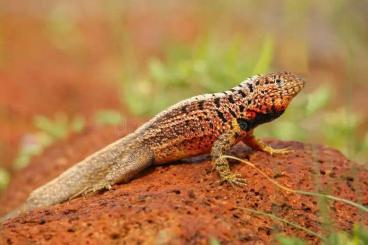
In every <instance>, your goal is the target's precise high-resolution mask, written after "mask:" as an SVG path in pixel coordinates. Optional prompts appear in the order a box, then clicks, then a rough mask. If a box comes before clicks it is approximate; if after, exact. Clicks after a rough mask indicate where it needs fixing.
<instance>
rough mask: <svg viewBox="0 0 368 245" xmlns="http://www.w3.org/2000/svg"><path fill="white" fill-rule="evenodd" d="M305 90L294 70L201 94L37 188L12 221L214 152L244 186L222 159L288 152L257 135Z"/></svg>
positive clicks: (232, 178)
mask: <svg viewBox="0 0 368 245" xmlns="http://www.w3.org/2000/svg"><path fill="white" fill-rule="evenodd" d="M303 87H304V81H303V80H302V79H300V78H299V77H297V76H296V75H293V74H291V73H288V72H282V73H272V74H268V75H263V76H261V75H257V76H253V77H251V78H249V79H247V80H245V81H244V82H242V83H240V84H239V85H238V86H236V87H234V88H232V89H230V90H228V91H225V92H222V93H215V94H205V95H199V96H196V97H193V98H190V99H187V100H184V101H182V102H179V103H177V104H175V105H173V106H171V107H170V108H168V109H167V110H165V111H163V112H161V113H159V114H158V115H157V116H155V117H154V118H153V119H151V120H150V121H148V122H147V123H145V124H144V125H142V126H141V127H140V128H138V129H137V130H136V131H135V132H134V133H132V134H130V135H128V136H126V137H124V138H122V139H120V140H118V141H116V142H114V143H113V144H111V145H108V146H107V147H105V148H104V149H102V150H100V151H98V152H96V153H94V154H93V155H91V156H89V157H87V158H86V159H85V160H83V161H81V162H79V163H77V164H76V165H75V166H73V167H71V168H70V169H68V170H66V171H65V172H64V173H62V174H61V175H60V176H59V177H57V178H56V179H54V180H52V181H50V182H49V183H47V184H45V185H43V186H41V187H39V188H38V189H36V190H34V191H33V192H32V193H31V194H30V196H29V198H28V199H27V200H26V202H25V203H24V204H23V205H22V206H21V207H20V208H18V209H16V210H15V211H13V212H12V213H10V214H9V215H8V216H6V217H5V218H8V217H12V216H14V215H17V214H19V213H21V212H24V211H28V210H31V209H33V208H37V207H44V206H50V205H53V204H56V203H61V202H64V201H66V200H69V199H71V198H73V197H75V196H78V195H81V194H86V193H88V192H93V191H97V190H100V189H103V188H107V189H110V188H111V185H113V184H116V183H119V182H127V181H129V180H130V179H131V178H133V177H134V176H135V175H136V174H137V173H139V172H140V171H142V170H143V169H145V168H147V167H149V166H150V165H152V164H164V163H168V162H171V161H175V160H178V159H182V158H186V157H191V156H195V155H199V154H204V153H209V152H211V156H212V160H213V163H214V166H215V168H216V170H217V172H218V174H219V176H220V179H221V181H223V182H228V183H229V184H231V185H244V184H245V180H244V179H242V178H241V176H240V175H239V174H234V173H232V172H231V171H230V167H229V164H228V162H227V160H226V159H224V158H221V156H222V155H224V154H225V153H226V152H227V151H228V150H229V149H230V148H231V146H233V145H234V144H236V143H238V142H239V141H243V142H244V143H245V144H247V145H249V146H250V147H252V148H253V149H255V150H260V151H264V152H267V153H269V154H271V155H272V154H284V153H287V152H289V150H287V149H273V148H272V147H271V146H268V145H266V144H265V143H264V142H262V141H261V140H259V139H256V138H255V137H254V135H253V129H254V128H255V127H256V126H258V125H259V124H262V123H265V122H269V121H272V120H273V119H275V118H277V117H279V116H280V115H281V114H282V113H283V112H284V111H285V109H286V107H287V106H288V105H289V103H290V102H291V100H292V99H293V98H294V96H296V95H297V94H298V93H299V91H300V90H301V89H302V88H303Z"/></svg>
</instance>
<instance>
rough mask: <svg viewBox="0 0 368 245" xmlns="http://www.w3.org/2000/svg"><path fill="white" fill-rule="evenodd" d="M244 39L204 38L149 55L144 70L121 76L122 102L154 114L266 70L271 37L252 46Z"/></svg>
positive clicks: (224, 88) (269, 57)
mask: <svg viewBox="0 0 368 245" xmlns="http://www.w3.org/2000/svg"><path fill="white" fill-rule="evenodd" d="M243 42H244V39H243V38H242V37H238V38H234V39H231V40H219V39H216V38H204V39H202V40H201V41H199V42H198V43H197V44H196V45H195V47H194V48H190V47H189V46H185V45H173V46H169V47H168V49H167V50H166V52H165V58H164V59H157V58H152V59H150V60H149V61H148V66H147V69H146V71H145V72H143V73H142V71H139V72H138V71H137V72H133V74H132V75H130V77H124V78H123V79H124V84H123V99H124V102H125V103H126V104H127V105H128V106H129V108H130V109H131V110H132V112H133V113H135V114H138V115H147V114H148V115H154V114H156V113H157V112H159V111H160V110H162V109H163V108H165V107H167V106H169V105H171V104H173V103H175V102H177V101H178V100H181V99H185V98H187V97H190V96H192V95H195V94H201V93H208V92H217V91H222V90H226V89H229V88H230V87H232V86H234V85H236V84H237V83H238V82H240V81H241V80H243V79H244V78H246V77H248V76H250V75H252V74H254V72H257V73H258V72H259V73H264V72H266V71H268V70H269V69H270V64H271V62H272V58H273V49H274V48H273V46H274V45H273V39H272V37H271V36H267V37H265V38H264V40H263V42H261V44H260V45H259V47H258V49H255V50H250V49H247V48H246V47H245V45H243ZM259 53H260V55H258V54H259ZM127 73H130V74H131V73H132V72H127ZM142 74H143V75H142Z"/></svg>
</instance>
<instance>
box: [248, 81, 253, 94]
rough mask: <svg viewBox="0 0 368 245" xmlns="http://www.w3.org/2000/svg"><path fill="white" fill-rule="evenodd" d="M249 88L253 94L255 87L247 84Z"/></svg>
mask: <svg viewBox="0 0 368 245" xmlns="http://www.w3.org/2000/svg"><path fill="white" fill-rule="evenodd" d="M247 86H248V88H249V91H250V92H251V93H253V85H252V84H251V83H247Z"/></svg>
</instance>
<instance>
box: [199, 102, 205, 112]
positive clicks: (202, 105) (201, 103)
mask: <svg viewBox="0 0 368 245" xmlns="http://www.w3.org/2000/svg"><path fill="white" fill-rule="evenodd" d="M198 109H199V110H201V111H202V110H203V109H204V100H200V101H199V102H198Z"/></svg>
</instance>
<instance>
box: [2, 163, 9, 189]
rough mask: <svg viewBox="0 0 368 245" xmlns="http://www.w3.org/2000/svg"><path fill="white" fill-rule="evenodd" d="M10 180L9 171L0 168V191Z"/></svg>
mask: <svg viewBox="0 0 368 245" xmlns="http://www.w3.org/2000/svg"><path fill="white" fill-rule="evenodd" d="M9 181H10V175H9V173H8V172H7V171H6V170H5V169H2V168H0V191H1V190H3V189H4V188H5V187H6V186H7V185H8V183H9Z"/></svg>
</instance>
